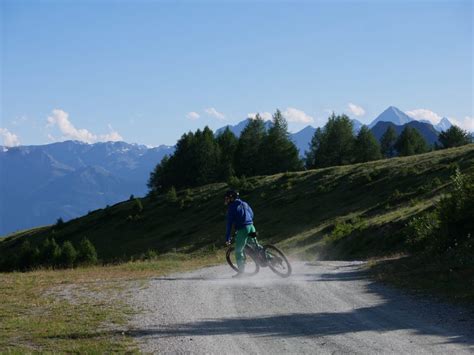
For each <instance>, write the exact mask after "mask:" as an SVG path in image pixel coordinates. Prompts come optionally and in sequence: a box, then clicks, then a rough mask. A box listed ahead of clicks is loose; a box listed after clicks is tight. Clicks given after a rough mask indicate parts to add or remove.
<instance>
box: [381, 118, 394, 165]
mask: <svg viewBox="0 0 474 355" xmlns="http://www.w3.org/2000/svg"><path fill="white" fill-rule="evenodd" d="M396 141H397V132H396V131H395V128H393V126H392V125H390V126H388V127H387V130H386V131H385V133H384V134H383V135H382V137H381V138H380V148H381V151H382V155H383V156H384V157H386V158H392V157H393V156H395V142H396Z"/></svg>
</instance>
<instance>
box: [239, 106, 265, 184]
mask: <svg viewBox="0 0 474 355" xmlns="http://www.w3.org/2000/svg"><path fill="white" fill-rule="evenodd" d="M266 135H267V132H266V130H265V122H264V121H263V119H262V118H261V117H260V115H259V114H257V115H256V117H255V119H251V120H250V121H249V123H248V124H247V126H246V127H245V128H244V130H243V131H242V133H241V134H240V138H239V142H238V144H237V149H236V152H235V172H236V175H237V176H255V175H258V174H261V172H262V167H261V166H262V156H261V151H260V148H261V144H262V142H263V139H264V138H265V136H266Z"/></svg>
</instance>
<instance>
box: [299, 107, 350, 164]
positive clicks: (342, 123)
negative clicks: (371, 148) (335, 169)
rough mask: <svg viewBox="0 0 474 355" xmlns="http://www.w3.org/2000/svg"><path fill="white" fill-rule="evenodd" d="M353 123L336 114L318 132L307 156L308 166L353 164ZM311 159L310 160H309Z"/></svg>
mask: <svg viewBox="0 0 474 355" xmlns="http://www.w3.org/2000/svg"><path fill="white" fill-rule="evenodd" d="M354 144H355V138H354V134H353V124H352V121H351V120H350V119H349V117H347V116H346V115H341V116H336V115H335V114H334V113H333V114H332V115H331V116H330V117H329V118H328V122H327V123H326V125H325V126H324V128H323V129H322V130H316V132H315V134H314V136H313V139H312V142H311V145H310V151H309V152H307V154H306V159H307V166H308V167H310V168H313V167H327V166H334V165H346V164H351V163H352V162H353V161H354ZM308 159H309V160H308Z"/></svg>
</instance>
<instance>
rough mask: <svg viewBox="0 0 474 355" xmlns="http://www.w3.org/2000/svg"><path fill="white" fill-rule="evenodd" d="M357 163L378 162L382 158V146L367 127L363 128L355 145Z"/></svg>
mask: <svg viewBox="0 0 474 355" xmlns="http://www.w3.org/2000/svg"><path fill="white" fill-rule="evenodd" d="M354 155H355V161H356V162H357V163H364V162H366V161H372V160H378V159H381V158H382V154H381V153H380V144H379V142H377V139H376V138H375V137H374V135H373V134H372V132H371V131H370V130H369V128H368V127H367V126H365V125H364V126H362V128H361V129H360V131H359V133H358V134H357V138H356V140H355V145H354Z"/></svg>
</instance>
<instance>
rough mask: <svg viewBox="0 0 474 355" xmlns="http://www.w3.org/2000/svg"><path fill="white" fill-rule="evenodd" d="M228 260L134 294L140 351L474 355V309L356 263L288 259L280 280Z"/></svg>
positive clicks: (133, 329)
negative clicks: (418, 294) (386, 280)
mask: <svg viewBox="0 0 474 355" xmlns="http://www.w3.org/2000/svg"><path fill="white" fill-rule="evenodd" d="M232 274H233V272H232V270H231V269H230V268H229V267H228V266H224V265H223V266H217V267H212V268H206V269H201V270H199V271H195V272H192V273H186V274H178V275H173V276H170V277H162V278H155V279H152V280H150V282H149V284H148V285H147V286H145V287H143V288H141V289H140V290H137V291H136V293H135V296H134V298H133V300H132V302H133V306H134V307H136V308H137V309H140V310H141V312H140V313H139V314H138V315H137V316H136V317H135V319H134V320H133V322H132V324H131V333H132V334H134V336H135V337H136V340H137V341H138V343H139V345H140V348H141V350H142V351H144V352H159V353H170V352H171V353H184V352H190V353H215V354H222V353H233V354H235V353H263V354H276V353H278V354H280V353H292V354H295V353H298V354H301V353H313V354H314V353H318V354H326V353H328V354H329V353H331V354H332V353H360V354H370V353H372V354H375V353H397V354H408V353H410V354H414V353H416V354H433V353H435V354H447V353H456V354H460V353H469V354H472V353H474V321H473V318H474V317H473V314H472V312H471V311H467V310H463V309H461V308H457V307H453V306H447V305H443V304H439V303H436V302H433V301H425V300H420V299H417V298H415V297H413V296H408V295H405V294H403V293H401V292H399V291H397V290H394V289H391V288H388V287H385V286H383V285H380V284H378V283H374V282H373V281H371V280H370V279H368V278H367V276H366V274H365V273H364V272H363V270H362V269H361V265H360V263H357V262H321V263H317V264H307V263H295V264H294V273H293V276H292V277H290V278H289V279H280V278H279V277H278V276H276V275H274V274H272V273H271V271H269V270H267V269H264V270H263V271H261V272H260V274H258V275H257V276H254V277H252V278H248V279H243V280H234V279H232V278H231V275H232Z"/></svg>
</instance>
